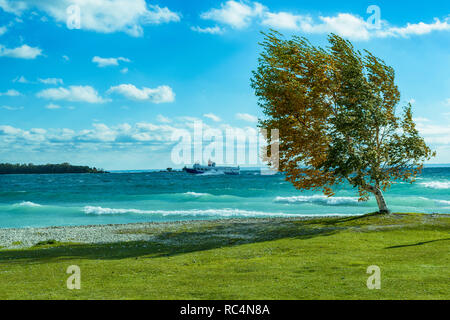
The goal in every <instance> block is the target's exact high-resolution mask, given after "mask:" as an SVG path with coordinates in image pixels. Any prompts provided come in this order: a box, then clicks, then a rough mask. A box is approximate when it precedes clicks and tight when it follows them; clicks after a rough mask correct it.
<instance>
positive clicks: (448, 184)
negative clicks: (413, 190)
mask: <svg viewBox="0 0 450 320" xmlns="http://www.w3.org/2000/svg"><path fill="white" fill-rule="evenodd" d="M420 185H421V186H424V187H425V188H430V189H438V190H443V189H450V181H445V182H443V181H431V182H422V183H420Z"/></svg>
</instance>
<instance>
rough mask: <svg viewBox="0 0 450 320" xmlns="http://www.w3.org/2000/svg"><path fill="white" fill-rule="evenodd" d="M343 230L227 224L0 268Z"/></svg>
mask: <svg viewBox="0 0 450 320" xmlns="http://www.w3.org/2000/svg"><path fill="white" fill-rule="evenodd" d="M341 230H343V228H336V227H332V228H330V227H321V228H313V227H309V226H301V225H296V224H294V223H292V222H284V223H280V224H276V225H272V224H271V223H270V222H254V223H225V224H219V225H213V226H210V227H208V228H200V229H199V230H197V229H194V230H188V231H174V232H170V231H169V232H163V233H158V234H154V237H153V239H152V240H151V241H134V242H117V243H107V244H62V245H60V246H58V245H56V246H51V247H46V248H39V247H33V248H32V249H28V250H6V251H0V264H12V263H48V262H56V261H63V260H71V259H96V260H119V259H126V258H147V259H152V258H158V257H171V256H176V255H181V254H186V253H192V252H201V251H206V250H211V249H217V248H227V247H233V246H240V245H245V244H251V243H260V242H265V241H272V240H279V239H285V238H292V239H302V240H306V239H311V238H315V237H322V236H330V235H333V234H335V233H337V232H339V231H341ZM130 233H131V232H130Z"/></svg>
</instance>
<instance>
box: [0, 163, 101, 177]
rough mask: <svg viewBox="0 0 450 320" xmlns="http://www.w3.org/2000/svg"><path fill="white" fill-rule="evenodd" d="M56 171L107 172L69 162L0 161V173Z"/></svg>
mask: <svg viewBox="0 0 450 320" xmlns="http://www.w3.org/2000/svg"><path fill="white" fill-rule="evenodd" d="M57 173H107V172H106V171H104V170H103V169H97V168H90V167H88V166H72V165H71V164H69V163H61V164H44V165H34V164H32V163H29V164H19V163H16V164H11V163H0V174H57Z"/></svg>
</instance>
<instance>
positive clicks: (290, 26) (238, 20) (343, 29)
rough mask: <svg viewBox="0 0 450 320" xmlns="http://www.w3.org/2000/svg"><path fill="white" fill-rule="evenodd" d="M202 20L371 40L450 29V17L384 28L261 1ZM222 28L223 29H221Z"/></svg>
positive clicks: (230, 5)
mask: <svg viewBox="0 0 450 320" xmlns="http://www.w3.org/2000/svg"><path fill="white" fill-rule="evenodd" d="M200 17H201V18H202V19H205V20H211V21H214V22H216V23H218V24H221V25H223V26H229V27H231V28H233V29H244V28H246V27H248V26H250V25H251V24H252V23H258V24H261V25H263V26H267V27H270V28H274V29H279V30H291V31H300V32H304V33H306V34H327V33H336V34H338V35H340V36H343V37H346V38H349V39H352V40H369V39H371V38H386V37H409V36H413V35H425V34H428V33H431V32H433V31H450V18H449V17H447V18H445V19H444V20H440V19H438V18H435V19H434V22H432V23H426V22H418V23H407V24H406V26H403V27H398V26H391V25H389V23H388V22H387V21H384V20H382V21H381V24H380V25H381V28H378V29H377V28H374V27H373V25H372V24H371V23H368V22H367V21H366V20H365V19H364V18H362V17H360V16H358V15H354V14H351V13H345V12H341V13H337V14H336V15H332V16H317V17H313V16H312V15H309V14H296V13H293V12H288V11H280V12H272V11H271V10H270V9H269V8H267V7H265V6H264V5H262V4H261V3H259V2H247V1H246V2H244V1H234V0H231V1H227V2H224V3H222V4H221V7H220V8H213V9H210V10H209V11H207V12H204V13H202V14H201V15H200ZM191 29H192V30H193V31H197V32H202V31H203V32H205V33H206V32H208V33H216V34H218V33H223V31H224V29H223V28H220V27H219V26H216V27H214V28H212V27H210V28H204V29H202V28H199V27H192V28H191ZM219 30H221V31H222V32H219Z"/></svg>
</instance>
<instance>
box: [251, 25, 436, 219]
mask: <svg viewBox="0 0 450 320" xmlns="http://www.w3.org/2000/svg"><path fill="white" fill-rule="evenodd" d="M328 40H329V43H330V46H329V47H328V48H326V49H323V48H320V47H315V46H313V45H311V44H310V43H309V42H308V40H307V39H305V38H300V37H295V36H294V37H293V38H292V39H290V40H286V39H284V38H283V36H282V35H281V34H280V33H278V32H276V31H272V32H270V33H269V34H265V41H264V42H263V43H262V44H261V45H262V47H263V52H262V53H261V56H260V58H259V66H258V69H257V70H256V71H255V72H254V73H253V79H252V87H253V88H254V89H255V94H256V96H257V97H258V98H259V104H260V106H261V107H262V109H263V112H264V114H265V115H266V118H265V119H263V120H261V121H260V126H261V127H262V128H264V129H267V130H270V129H279V131H280V141H279V142H280V146H279V150H280V154H279V158H280V170H281V171H282V172H285V173H286V176H287V179H288V180H289V181H291V182H292V183H293V185H294V186H295V187H296V188H298V189H301V190H303V189H308V190H309V189H312V190H322V191H323V192H324V193H325V194H326V195H329V196H331V195H333V194H334V193H333V188H334V187H335V186H336V185H338V184H340V183H342V182H344V181H348V182H349V183H350V184H351V185H352V186H354V187H356V188H358V190H359V193H360V200H367V199H368V193H369V192H370V193H373V194H374V195H375V196H376V197H377V201H378V204H379V206H380V211H383V210H382V209H387V207H386V206H385V202H384V198H383V195H382V192H381V191H382V190H386V189H387V188H388V187H389V186H390V185H391V184H392V183H393V182H395V181H396V180H403V181H408V182H413V181H414V178H415V176H416V175H417V174H418V173H419V172H420V170H421V169H422V166H423V162H424V161H426V160H429V159H430V158H431V157H432V156H434V155H435V153H433V152H432V151H431V150H430V148H429V147H428V146H427V145H426V143H425V141H424V139H423V138H422V137H421V136H420V135H419V132H418V131H417V129H416V127H415V124H414V121H413V119H412V110H411V109H412V108H411V105H407V106H405V107H404V110H403V113H402V114H400V115H399V114H398V113H397V110H396V108H397V106H398V103H399V101H400V92H399V90H398V88H397V86H396V84H395V72H394V69H393V68H392V67H390V66H387V65H386V64H385V62H384V61H383V60H381V59H379V58H377V57H375V56H374V55H372V54H371V53H370V52H368V51H364V53H361V52H360V51H357V50H356V49H355V48H354V47H353V45H352V44H351V43H350V42H349V41H347V40H344V39H342V38H340V37H339V36H337V35H334V34H331V35H330V36H329V38H328ZM268 142H269V146H268V150H269V151H270V147H271V143H273V142H271V141H270V138H269V141H268Z"/></svg>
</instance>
